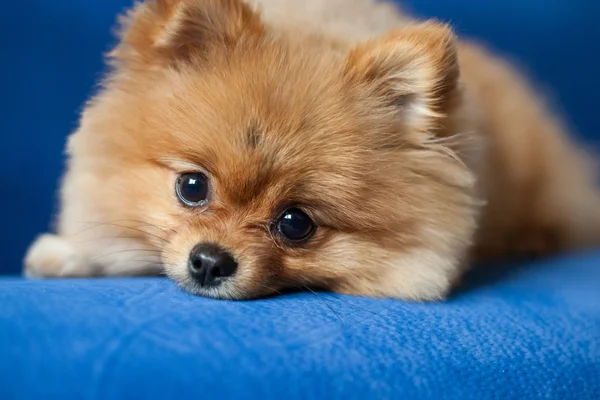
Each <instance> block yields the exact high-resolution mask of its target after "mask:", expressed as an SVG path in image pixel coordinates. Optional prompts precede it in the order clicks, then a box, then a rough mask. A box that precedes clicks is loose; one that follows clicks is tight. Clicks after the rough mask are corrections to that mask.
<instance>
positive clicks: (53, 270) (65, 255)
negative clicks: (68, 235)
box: [24, 234, 85, 278]
mask: <svg viewBox="0 0 600 400" xmlns="http://www.w3.org/2000/svg"><path fill="white" fill-rule="evenodd" d="M24 264H25V271H24V273H25V275H26V276H28V277H32V278H52V277H63V276H76V275H81V270H82V269H85V268H84V263H83V258H82V257H81V256H80V255H79V254H78V253H77V250H76V249H75V248H74V247H73V246H72V245H71V244H70V243H69V242H67V241H66V240H65V239H63V238H61V237H59V236H56V235H50V234H45V235H42V236H40V237H38V238H37V239H36V240H35V242H33V244H32V245H31V246H30V247H29V250H28V251H27V254H26V255H25V262H24ZM78 272H79V273H78Z"/></svg>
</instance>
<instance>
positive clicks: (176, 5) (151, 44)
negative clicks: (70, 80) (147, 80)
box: [111, 0, 263, 64]
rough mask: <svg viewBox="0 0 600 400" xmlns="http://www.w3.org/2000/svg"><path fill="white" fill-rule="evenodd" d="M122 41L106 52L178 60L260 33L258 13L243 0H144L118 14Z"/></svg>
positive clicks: (143, 60)
mask: <svg viewBox="0 0 600 400" xmlns="http://www.w3.org/2000/svg"><path fill="white" fill-rule="evenodd" d="M120 22H121V27H122V29H121V34H120V36H121V43H120V44H119V45H118V46H117V48H116V49H115V50H114V51H113V52H112V53H111V57H112V58H115V59H117V60H121V61H125V62H137V63H146V64H148V63H150V64H157V63H167V64H177V63H178V62H181V61H186V60H188V59H190V58H192V57H194V56H200V57H202V56H204V55H206V53H208V52H209V51H210V50H211V48H216V47H217V46H221V47H223V46H224V45H225V46H231V45H233V44H235V43H236V42H237V41H238V40H240V39H241V38H242V37H243V36H244V35H260V34H261V33H262V32H263V25H262V23H261V21H260V16H259V15H258V14H257V13H256V12H255V11H253V10H252V9H251V8H250V6H249V5H247V4H246V3H245V2H243V1H242V0H146V1H145V2H144V3H139V4H137V5H136V6H135V7H134V8H133V9H132V10H131V11H130V12H129V13H128V14H127V15H126V16H124V17H122V19H121V21H120Z"/></svg>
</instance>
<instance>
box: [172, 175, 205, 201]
mask: <svg viewBox="0 0 600 400" xmlns="http://www.w3.org/2000/svg"><path fill="white" fill-rule="evenodd" d="M179 195H180V197H181V198H182V200H183V201H184V202H187V203H201V202H203V201H204V200H206V197H207V195H208V185H207V184H206V176H205V175H204V174H200V173H193V174H184V175H181V177H180V178H179Z"/></svg>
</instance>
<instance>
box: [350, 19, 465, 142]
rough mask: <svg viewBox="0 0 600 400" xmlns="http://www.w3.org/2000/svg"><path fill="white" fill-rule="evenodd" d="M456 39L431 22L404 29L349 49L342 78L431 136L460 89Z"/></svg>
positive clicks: (407, 123)
mask: <svg viewBox="0 0 600 400" xmlns="http://www.w3.org/2000/svg"><path fill="white" fill-rule="evenodd" d="M456 53H457V50H456V45H455V37H454V34H453V33H452V31H451V29H450V28H449V27H448V25H445V24H440V23H437V22H435V21H428V22H424V23H420V24H414V25H409V26H406V27H404V28H402V29H399V30H396V31H393V32H391V33H390V34H388V35H386V36H384V37H382V38H378V39H374V40H372V41H369V42H366V43H363V44H360V45H358V46H357V47H355V48H354V49H352V50H351V51H350V53H349V54H348V56H347V59H346V64H345V68H346V74H347V75H348V77H349V78H350V79H351V81H352V82H353V83H354V84H358V85H360V86H366V88H367V90H370V91H372V92H373V93H374V94H375V95H376V96H378V97H379V98H380V99H382V101H383V102H384V103H385V104H386V105H388V106H390V107H394V108H395V109H397V110H398V111H399V115H400V118H402V123H403V124H404V125H406V126H408V127H409V128H411V129H417V130H421V131H425V132H430V131H431V130H432V129H434V128H435V126H436V125H437V123H438V122H439V120H440V119H441V118H443V117H444V116H445V112H446V109H447V107H448V104H449V101H450V100H451V98H452V95H453V94H454V93H455V89H456V88H457V85H458V77H459V70H458V60H457V54H456Z"/></svg>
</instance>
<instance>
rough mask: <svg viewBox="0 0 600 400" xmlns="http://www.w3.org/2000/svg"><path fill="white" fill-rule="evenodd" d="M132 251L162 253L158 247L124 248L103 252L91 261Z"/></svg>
mask: <svg viewBox="0 0 600 400" xmlns="http://www.w3.org/2000/svg"><path fill="white" fill-rule="evenodd" d="M131 252H150V253H156V254H161V253H162V252H161V251H160V250H156V249H124V250H118V251H113V252H111V253H106V254H101V255H99V256H97V257H95V258H93V259H91V260H90V262H92V263H93V262H94V261H98V260H99V259H101V258H104V257H109V256H112V255H116V254H122V253H131Z"/></svg>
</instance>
